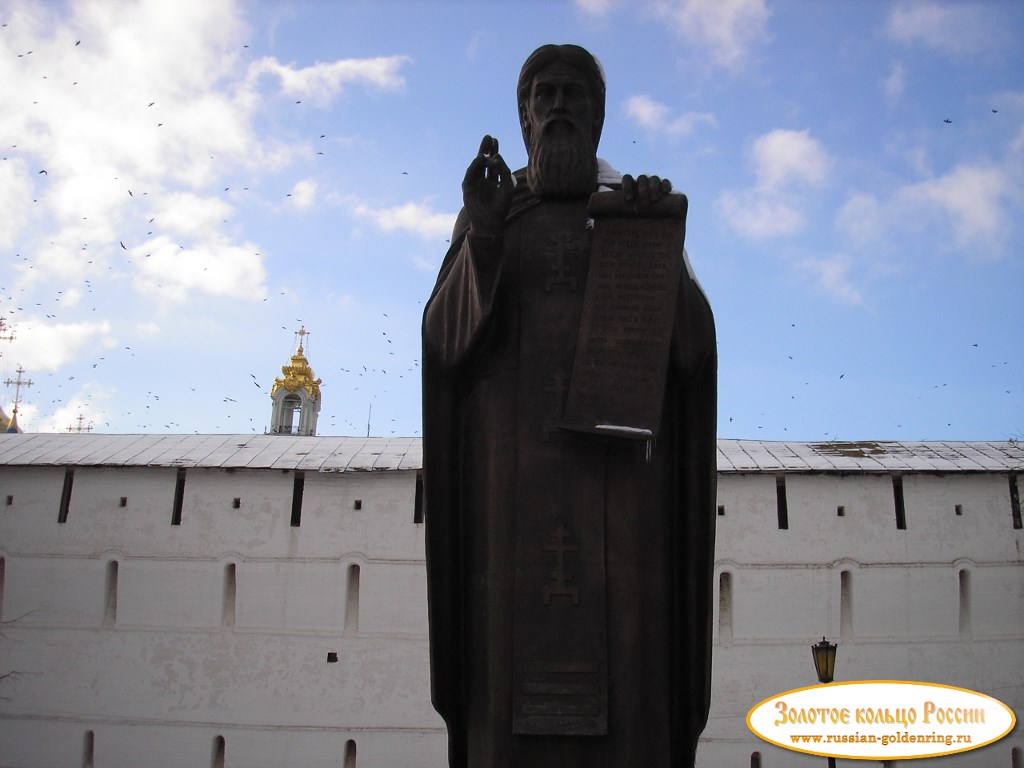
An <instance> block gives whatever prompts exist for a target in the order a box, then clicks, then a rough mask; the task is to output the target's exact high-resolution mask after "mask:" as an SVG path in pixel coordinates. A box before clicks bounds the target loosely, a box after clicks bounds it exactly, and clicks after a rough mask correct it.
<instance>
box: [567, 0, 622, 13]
mask: <svg viewBox="0 0 1024 768" xmlns="http://www.w3.org/2000/svg"><path fill="white" fill-rule="evenodd" d="M575 2H576V7H577V8H579V9H580V10H581V11H583V12H584V13H589V14H592V15H594V16H603V15H604V14H606V13H608V11H610V10H611V9H612V6H613V5H616V4H617V3H618V2H619V0H575Z"/></svg>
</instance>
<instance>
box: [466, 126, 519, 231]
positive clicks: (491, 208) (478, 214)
mask: <svg viewBox="0 0 1024 768" xmlns="http://www.w3.org/2000/svg"><path fill="white" fill-rule="evenodd" d="M514 183H515V182H514V181H513V180H512V172H511V171H510V170H509V169H508V166H507V165H505V161H504V160H502V158H501V155H499V154H498V140H497V139H495V138H492V137H490V136H484V138H483V141H481V142H480V150H479V152H478V153H477V156H476V157H475V158H473V162H471V163H470V164H469V168H467V169H466V177H465V178H464V179H463V180H462V202H463V205H465V207H466V213H467V214H468V215H469V226H470V229H471V230H472V232H473V233H474V234H478V235H500V234H502V232H503V231H504V229H505V217H506V216H507V215H508V210H509V208H510V207H511V206H512V191H513V188H514Z"/></svg>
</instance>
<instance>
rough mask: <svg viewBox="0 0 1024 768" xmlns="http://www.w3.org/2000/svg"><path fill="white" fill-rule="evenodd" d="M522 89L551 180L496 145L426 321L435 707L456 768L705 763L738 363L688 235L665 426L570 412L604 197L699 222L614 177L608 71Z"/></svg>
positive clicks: (524, 82)
mask: <svg viewBox="0 0 1024 768" xmlns="http://www.w3.org/2000/svg"><path fill="white" fill-rule="evenodd" d="M518 96H519V115H520V123H521V125H522V129H523V138H524V140H525V141H526V146H527V151H528V156H529V162H528V166H527V168H525V169H522V170H520V171H517V172H516V173H515V174H513V173H511V172H510V171H509V169H508V167H507V166H506V164H505V162H504V160H503V159H502V157H501V155H500V154H499V153H498V141H497V139H494V138H491V137H490V136H485V137H484V139H483V141H482V143H481V145H480V150H479V152H478V154H477V156H476V158H475V159H474V160H473V161H472V162H471V163H470V165H469V168H468V170H467V172H466V176H465V179H464V181H463V184H462V189H463V199H464V208H463V210H462V212H461V213H460V214H459V217H458V221H457V223H456V225H455V231H454V234H453V237H452V245H451V249H450V250H449V251H448V254H447V256H446V257H445V259H444V263H443V265H442V267H441V270H440V274H439V276H438V280H437V285H436V287H435V289H434V292H433V294H432V296H431V298H430V301H429V302H428V304H427V307H426V310H425V313H424V321H423V344H424V351H423V372H424V377H423V388H424V431H423V439H424V493H425V502H426V503H425V523H426V527H427V531H426V537H427V570H428V591H429V609H430V651H431V674H432V697H433V702H434V706H435V707H436V709H437V711H438V712H439V713H440V714H441V715H442V717H443V718H444V720H445V722H446V724H447V726H448V734H449V763H450V766H451V767H452V768H498V767H499V766H530V767H531V768H532V767H533V766H549V765H550V766H554V765H558V766H587V768H601V767H602V766H616V767H618V766H626V765H636V766H645V768H655V767H656V766H664V767H665V768H669V767H670V766H671V768H683V767H684V766H692V765H693V760H694V753H695V751H696V747H697V739H698V737H699V736H700V733H701V731H702V730H703V728H704V725H705V723H706V720H707V713H708V707H709V702H710V669H711V594H712V584H711V582H712V571H713V562H714V524H715V478H716V468H715V450H716V448H715V424H716V413H715V401H716V365H717V362H716V350H715V331H714V320H713V317H712V314H711V310H710V307H709V305H708V302H707V300H706V298H705V296H704V294H703V292H702V290H701V289H700V287H699V285H698V283H697V282H696V279H695V278H694V277H693V274H692V272H691V271H690V270H689V265H688V264H685V266H684V262H685V255H684V253H682V251H681V236H680V239H679V241H678V251H677V252H676V254H675V256H674V257H673V259H672V260H673V263H675V264H676V265H677V266H678V270H677V271H676V272H674V273H673V274H678V275H680V277H679V279H678V290H676V287H675V285H673V286H671V287H672V294H671V297H672V298H671V303H670V304H669V305H668V312H667V314H666V315H665V317H664V318H662V319H661V320H662V324H663V325H664V326H665V328H664V331H665V333H664V334H663V335H664V336H665V338H666V345H665V346H666V349H665V350H664V354H663V357H664V358H666V359H665V360H664V361H663V362H664V364H663V365H662V367H661V368H660V369H658V368H657V365H654V366H652V368H651V370H661V371H664V375H663V376H661V378H659V379H658V380H656V381H654V382H653V383H654V385H655V386H656V391H657V392H658V393H659V394H658V399H659V402H657V403H655V405H657V406H658V407H657V408H656V409H654V413H655V414H656V418H657V422H656V423H655V424H653V425H648V426H650V427H651V428H649V429H640V428H632V427H628V426H616V425H601V424H597V425H594V428H593V429H591V431H590V433H588V432H586V431H585V430H584V431H581V430H580V429H577V428H575V427H573V426H572V425H569V424H567V422H566V418H565V417H566V410H565V409H566V402H567V399H570V400H571V397H572V393H573V391H574V387H576V386H577V385H576V384H574V381H573V379H574V378H576V377H577V371H578V369H577V371H574V365H575V366H579V365H580V363H579V361H578V360H576V359H575V353H576V350H577V346H578V344H577V339H578V338H583V336H582V335H581V334H586V333H591V334H592V331H593V329H589V328H581V318H582V317H594V316H596V315H595V311H594V307H593V306H591V307H590V308H589V310H588V308H587V307H585V302H586V299H585V295H584V294H585V291H584V288H585V286H586V287H587V290H590V289H589V284H588V282H587V278H588V269H589V270H590V271H591V272H594V270H595V269H596V267H594V268H593V269H591V267H592V266H593V263H594V262H593V258H596V256H593V257H592V243H593V241H594V237H595V233H594V223H593V221H594V214H593V213H592V209H588V202H589V200H590V197H591V194H592V193H594V192H595V191H598V190H611V191H612V192H613V193H616V194H617V195H618V198H616V199H618V200H620V202H622V201H624V205H625V206H626V207H629V208H631V209H633V210H636V211H639V214H638V218H637V219H636V222H635V223H629V224H627V225H626V227H627V228H628V227H637V228H639V229H636V230H634V231H636V232H637V239H638V241H639V240H640V239H642V237H645V236H646V235H645V234H644V232H645V231H646V230H644V229H643V228H644V227H645V226H646V225H645V224H644V222H645V219H644V215H645V213H644V212H645V211H647V210H654V209H656V208H659V206H663V205H664V204H665V203H666V201H668V202H672V203H673V205H675V208H676V209H678V208H679V207H680V205H681V206H682V210H683V211H684V214H683V215H684V217H685V198H683V197H682V196H681V195H678V194H675V193H672V192H671V184H670V183H669V182H668V181H667V180H663V179H660V178H659V177H657V176H650V177H647V176H639V177H637V178H636V179H634V178H632V177H630V176H622V175H619V174H617V173H615V172H614V171H612V169H611V168H610V166H608V165H607V164H606V163H604V162H603V161H599V160H598V158H597V144H598V140H599V138H600V135H601V128H602V125H603V121H604V100H605V84H604V75H603V72H602V71H601V68H600V65H599V64H598V63H597V61H596V60H595V59H594V57H593V56H591V55H590V54H589V53H588V52H587V51H585V50H584V49H582V48H579V47H577V46H572V45H562V46H554V45H548V46H543V47H542V48H539V49H538V50H537V51H535V52H534V53H533V54H532V55H531V56H530V57H529V58H528V59H527V61H526V63H525V64H524V66H523V69H522V73H521V74H520V79H519V89H518ZM605 194H607V193H605ZM612 197H614V195H612ZM600 227H601V225H600V223H599V224H598V230H599V231H600ZM620 242H622V241H621V240H620ZM627 242H628V240H627ZM594 247H595V248H596V246H594ZM626 255H627V256H628V254H626ZM606 310H607V311H606ZM615 311H617V310H615V308H611V309H608V308H600V307H599V308H598V309H597V310H596V312H597V314H600V313H601V312H604V313H605V314H608V313H609V312H610V313H611V314H614V313H615ZM634 319H635V318H634ZM588 322H589V321H588ZM645 322H654V323H657V320H654V321H651V320H649V319H648V320H647V321H645ZM653 330H654V329H652V331H653ZM669 340H670V343H669ZM598 341H602V342H603V340H602V339H598ZM598 346H600V345H598ZM655 362H657V361H655ZM627 374H628V372H624V375H627ZM608 386H609V387H614V386H616V382H614V381H609V382H608ZM635 438H639V439H635Z"/></svg>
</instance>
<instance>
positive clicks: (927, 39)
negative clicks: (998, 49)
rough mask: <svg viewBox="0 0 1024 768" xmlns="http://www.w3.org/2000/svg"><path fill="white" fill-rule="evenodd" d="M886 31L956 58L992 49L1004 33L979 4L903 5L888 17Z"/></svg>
mask: <svg viewBox="0 0 1024 768" xmlns="http://www.w3.org/2000/svg"><path fill="white" fill-rule="evenodd" d="M886 32H887V33H888V35H889V36H890V37H891V38H893V39H894V40H898V41H899V42H902V43H922V44H924V45H926V46H929V47H931V48H934V49H936V50H938V51H941V52H944V53H947V54H953V55H957V54H966V53H977V52H982V51H986V50H991V49H992V48H993V47H995V44H996V43H997V41H1001V40H1002V39H1003V37H1004V32H1005V30H1002V29H1000V28H999V26H998V25H997V24H996V23H995V21H994V19H993V17H992V16H991V15H990V14H989V11H988V9H987V8H985V7H984V6H982V5H980V4H977V3H944V4H939V3H934V2H902V3H900V4H898V5H897V6H896V7H894V8H893V10H892V13H891V14H890V15H889V18H888V20H887V22H886Z"/></svg>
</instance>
